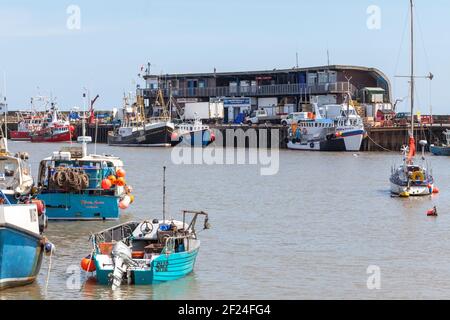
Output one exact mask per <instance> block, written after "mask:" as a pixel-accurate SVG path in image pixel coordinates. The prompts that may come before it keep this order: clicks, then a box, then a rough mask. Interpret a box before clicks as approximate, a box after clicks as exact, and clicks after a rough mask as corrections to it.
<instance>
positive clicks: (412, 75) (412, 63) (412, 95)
mask: <svg viewBox="0 0 450 320" xmlns="http://www.w3.org/2000/svg"><path fill="white" fill-rule="evenodd" d="M410 3H411V83H410V85H411V89H410V91H411V137H413V138H414V3H413V0H410Z"/></svg>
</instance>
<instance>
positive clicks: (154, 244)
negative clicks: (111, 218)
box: [81, 168, 210, 290]
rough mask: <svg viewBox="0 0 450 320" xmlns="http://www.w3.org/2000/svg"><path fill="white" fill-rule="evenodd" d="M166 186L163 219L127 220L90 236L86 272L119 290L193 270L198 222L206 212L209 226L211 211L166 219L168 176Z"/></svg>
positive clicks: (196, 247)
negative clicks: (93, 273)
mask: <svg viewBox="0 0 450 320" xmlns="http://www.w3.org/2000/svg"><path fill="white" fill-rule="evenodd" d="M164 172H165V168H164ZM163 190H164V192H163V193H164V198H163V199H164V200H163V215H162V220H158V219H153V220H145V221H142V222H128V223H124V224H120V225H118V226H116V227H113V228H109V229H106V230H103V231H101V232H99V233H96V234H94V235H92V236H91V239H90V240H91V242H92V244H93V254H92V255H91V256H88V257H86V258H84V259H83V260H82V262H81V265H82V268H83V269H84V270H85V271H87V272H94V271H95V277H96V279H97V282H98V283H100V284H103V285H112V289H113V290H116V289H118V288H119V287H120V286H121V285H122V284H123V283H126V284H129V285H151V284H157V283H161V282H166V281H171V280H176V279H179V278H182V277H184V276H186V275H187V274H189V273H191V272H192V271H193V269H194V265H195V261H196V258H197V254H198V251H199V249H200V240H199V239H198V233H197V231H196V222H197V221H198V218H199V216H203V218H204V221H203V222H204V223H203V227H204V229H209V228H210V225H209V222H208V214H207V213H205V212H203V211H188V210H184V211H182V220H174V219H166V213H165V179H164V187H163ZM188 215H192V218H191V220H190V221H189V222H187V221H186V219H187V216H188Z"/></svg>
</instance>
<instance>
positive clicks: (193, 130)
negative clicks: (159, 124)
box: [171, 119, 216, 147]
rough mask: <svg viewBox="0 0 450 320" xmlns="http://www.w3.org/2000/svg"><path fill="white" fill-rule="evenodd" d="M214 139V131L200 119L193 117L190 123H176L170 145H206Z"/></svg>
mask: <svg viewBox="0 0 450 320" xmlns="http://www.w3.org/2000/svg"><path fill="white" fill-rule="evenodd" d="M215 140H216V137H215V134H214V132H213V131H212V130H211V129H210V128H209V126H207V125H204V124H203V123H202V121H201V120H200V119H195V120H194V122H192V123H190V122H183V123H180V124H178V125H177V126H176V129H175V131H174V132H173V134H172V137H171V142H172V146H176V145H178V144H183V145H187V146H192V147H195V146H198V147H207V146H209V145H210V144H211V143H213V142H214V141H215Z"/></svg>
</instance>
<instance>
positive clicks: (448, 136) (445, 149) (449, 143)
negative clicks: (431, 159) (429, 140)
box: [430, 129, 450, 156]
mask: <svg viewBox="0 0 450 320" xmlns="http://www.w3.org/2000/svg"><path fill="white" fill-rule="evenodd" d="M443 135H444V136H445V141H446V143H443V144H441V145H434V144H432V145H431V146H430V151H431V153H432V154H434V155H435V156H450V130H448V129H447V130H445V131H444V132H443Z"/></svg>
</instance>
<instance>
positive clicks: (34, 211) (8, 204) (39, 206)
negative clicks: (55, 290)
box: [0, 117, 53, 289]
mask: <svg viewBox="0 0 450 320" xmlns="http://www.w3.org/2000/svg"><path fill="white" fill-rule="evenodd" d="M5 118H6V117H5ZM5 120H6V119H5ZM5 127H6V121H5ZM5 132H6V130H5ZM0 149H1V150H0V180H1V182H0V185H1V190H0V289H5V288H10V287H16V286H21V285H26V284H29V283H32V282H34V281H35V279H36V276H37V274H38V273H39V270H40V267H41V262H42V256H43V253H44V251H46V250H47V251H52V250H53V245H52V244H51V243H49V242H48V241H47V240H46V239H45V238H44V237H43V235H42V234H43V232H44V230H45V228H46V227H47V217H46V215H45V204H44V203H43V202H42V201H40V200H37V199H36V195H37V193H38V189H36V188H31V185H32V182H33V179H32V178H31V176H28V174H29V173H28V174H27V176H28V177H29V179H30V180H29V182H30V183H31V184H27V185H26V186H22V185H20V184H19V185H17V183H18V181H14V178H12V177H16V178H17V179H21V178H23V175H22V174H21V173H23V172H22V171H21V169H22V168H23V164H22V160H23V159H22V158H21V157H12V156H10V155H9V153H8V152H7V150H8V148H7V137H6V136H2V138H1V140H0ZM22 182H24V181H22ZM10 192H13V193H14V192H15V193H16V194H15V196H12V193H10ZM5 193H8V194H5ZM10 199H11V200H10ZM12 200H14V202H13V201H12Z"/></svg>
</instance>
